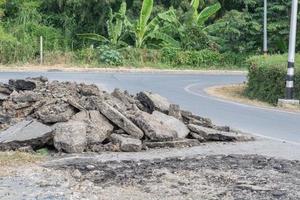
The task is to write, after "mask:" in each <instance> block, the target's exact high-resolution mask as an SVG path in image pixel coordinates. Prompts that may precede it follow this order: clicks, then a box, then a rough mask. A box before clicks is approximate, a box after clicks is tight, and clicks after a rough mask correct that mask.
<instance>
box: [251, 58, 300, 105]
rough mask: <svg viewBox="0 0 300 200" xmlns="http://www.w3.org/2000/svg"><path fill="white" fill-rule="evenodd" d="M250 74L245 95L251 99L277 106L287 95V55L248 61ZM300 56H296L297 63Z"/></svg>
mask: <svg viewBox="0 0 300 200" xmlns="http://www.w3.org/2000/svg"><path fill="white" fill-rule="evenodd" d="M247 62H248V64H249V74H248V84H247V87H246V89H245V94H246V95H247V96H248V97H249V98H251V99H258V100H261V101H265V102H268V103H270V104H273V105H276V104H277V101H278V99H280V98H283V97H284V95H285V82H284V80H285V77H286V72H287V68H286V67H287V55H286V54H283V55H272V56H254V57H251V58H249V59H248V61H247ZM299 62H300V55H299V54H298V55H297V56H296V63H299ZM295 80H296V81H295V98H296V99H300V82H299V80H300V67H299V65H296V73H295Z"/></svg>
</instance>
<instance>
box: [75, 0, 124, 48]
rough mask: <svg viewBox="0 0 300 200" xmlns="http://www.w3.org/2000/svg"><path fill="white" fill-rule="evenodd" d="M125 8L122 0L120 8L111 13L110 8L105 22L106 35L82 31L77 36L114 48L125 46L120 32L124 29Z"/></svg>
mask: <svg viewBox="0 0 300 200" xmlns="http://www.w3.org/2000/svg"><path fill="white" fill-rule="evenodd" d="M126 9H127V4H126V2H122V4H121V6H120V10H119V11H118V12H116V13H113V12H112V9H111V8H110V10H109V19H108V20H107V22H106V24H107V35H108V37H105V36H102V35H99V34H96V33H84V34H78V36H81V37H83V38H85V39H89V40H93V41H96V42H100V43H105V44H108V45H111V46H113V47H116V48H118V47H123V46H127V44H126V43H125V42H123V41H122V34H123V31H124V23H125V19H126Z"/></svg>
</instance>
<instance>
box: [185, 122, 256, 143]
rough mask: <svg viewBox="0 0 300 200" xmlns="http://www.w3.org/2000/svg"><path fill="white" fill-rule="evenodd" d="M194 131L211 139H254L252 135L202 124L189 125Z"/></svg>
mask: <svg viewBox="0 0 300 200" xmlns="http://www.w3.org/2000/svg"><path fill="white" fill-rule="evenodd" d="M188 127H189V129H190V130H191V131H192V132H195V133H197V134H199V135H200V136H202V137H203V138H205V139H206V140H209V141H249V140H252V139H251V137H249V136H246V135H242V134H238V133H234V132H224V131H219V130H216V129H211V128H206V127H202V126H197V125H194V124H189V125H188Z"/></svg>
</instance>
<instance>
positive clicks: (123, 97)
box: [111, 88, 135, 108]
mask: <svg viewBox="0 0 300 200" xmlns="http://www.w3.org/2000/svg"><path fill="white" fill-rule="evenodd" d="M111 95H112V96H114V97H115V98H117V99H119V100H120V101H122V102H123V103H124V104H125V105H126V107H128V108H130V107H131V105H132V104H135V99H134V98H133V97H131V96H130V95H129V94H128V92H127V91H124V92H122V91H121V90H120V89H118V88H116V89H115V90H114V91H113V92H112V93H111Z"/></svg>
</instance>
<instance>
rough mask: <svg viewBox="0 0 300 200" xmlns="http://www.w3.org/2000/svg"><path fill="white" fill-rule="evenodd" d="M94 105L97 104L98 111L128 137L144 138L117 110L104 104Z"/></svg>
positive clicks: (139, 130) (141, 132) (140, 131)
mask: <svg viewBox="0 0 300 200" xmlns="http://www.w3.org/2000/svg"><path fill="white" fill-rule="evenodd" d="M95 104H97V107H98V109H99V111H100V112H101V113H102V114H103V115H104V116H105V117H107V118H108V119H109V120H110V121H112V122H113V123H114V124H115V125H117V126H118V127H119V128H121V129H123V130H124V131H125V132H126V133H128V134H129V135H131V136H133V137H135V138H139V139H140V138H142V137H143V136H144V133H143V131H142V130H141V129H139V128H138V127H137V126H136V125H135V124H134V123H132V122H131V121H130V120H129V119H127V118H126V117H125V116H124V115H123V114H122V113H120V112H119V111H118V110H117V109H115V108H113V107H112V106H110V105H108V104H107V103H105V102H95Z"/></svg>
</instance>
